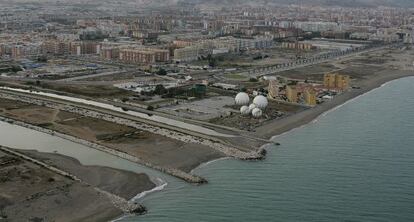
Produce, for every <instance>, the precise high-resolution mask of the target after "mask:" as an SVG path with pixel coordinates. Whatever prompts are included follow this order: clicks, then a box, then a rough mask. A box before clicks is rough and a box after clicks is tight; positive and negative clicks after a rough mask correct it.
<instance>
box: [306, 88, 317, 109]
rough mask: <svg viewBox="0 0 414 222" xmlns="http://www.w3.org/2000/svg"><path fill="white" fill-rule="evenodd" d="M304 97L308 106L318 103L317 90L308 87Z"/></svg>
mask: <svg viewBox="0 0 414 222" xmlns="http://www.w3.org/2000/svg"><path fill="white" fill-rule="evenodd" d="M303 96H304V99H305V103H306V105H308V106H315V105H316V92H315V90H313V89H311V88H308V89H305V91H304V93H303Z"/></svg>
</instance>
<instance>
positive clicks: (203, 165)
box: [190, 157, 233, 174]
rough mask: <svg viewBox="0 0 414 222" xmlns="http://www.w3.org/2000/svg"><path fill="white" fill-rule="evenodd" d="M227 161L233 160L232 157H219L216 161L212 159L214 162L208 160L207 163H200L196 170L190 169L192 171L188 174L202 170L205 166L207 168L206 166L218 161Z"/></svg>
mask: <svg viewBox="0 0 414 222" xmlns="http://www.w3.org/2000/svg"><path fill="white" fill-rule="evenodd" d="M228 159H233V158H232V157H221V158H217V159H214V160H210V161H208V162H205V163H202V164H200V165H198V166H197V167H196V168H194V169H192V170H191V171H190V173H191V174H193V173H194V171H196V170H198V169H201V168H203V167H206V166H208V165H210V164H212V163H215V162H217V161H220V160H228Z"/></svg>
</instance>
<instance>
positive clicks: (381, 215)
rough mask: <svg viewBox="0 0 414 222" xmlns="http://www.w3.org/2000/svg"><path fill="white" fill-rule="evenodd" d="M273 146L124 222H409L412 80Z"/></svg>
mask: <svg viewBox="0 0 414 222" xmlns="http://www.w3.org/2000/svg"><path fill="white" fill-rule="evenodd" d="M274 139H275V140H276V141H278V142H280V143H281V144H282V145H281V146H279V147H273V146H272V147H269V148H268V149H269V152H268V157H267V159H266V160H264V161H257V162H243V161H237V160H221V161H217V162H214V163H212V164H210V165H208V166H204V167H202V168H200V169H198V170H196V171H195V173H197V174H199V175H201V176H203V177H205V178H207V179H208V181H209V184H207V185H202V186H190V187H188V186H184V187H177V188H176V189H169V190H165V191H163V192H159V193H155V194H152V195H150V196H147V197H146V198H144V200H143V203H144V205H146V206H147V207H148V209H149V212H148V214H147V215H144V216H139V217H132V218H128V219H124V221H145V222H147V221H150V222H151V221H154V222H155V221H156V222H162V221H168V222H171V221H414V78H404V79H400V80H396V81H393V82H390V83H388V84H386V85H384V86H383V87H381V88H379V89H376V90H374V91H371V92H370V93H367V94H365V95H363V96H361V97H358V98H357V99H355V100H352V101H350V102H348V103H346V104H345V105H343V106H341V107H339V108H338V109H336V110H334V111H332V112H329V113H327V114H326V115H323V116H321V117H319V118H318V119H317V121H314V122H313V123H311V124H308V125H306V126H305V127H302V128H299V129H296V130H293V131H291V132H289V133H287V134H284V135H282V136H280V137H277V138H274Z"/></svg>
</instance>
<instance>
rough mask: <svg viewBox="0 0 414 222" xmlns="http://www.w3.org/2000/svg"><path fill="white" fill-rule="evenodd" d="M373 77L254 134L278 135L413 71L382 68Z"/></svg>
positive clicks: (262, 127)
mask: <svg viewBox="0 0 414 222" xmlns="http://www.w3.org/2000/svg"><path fill="white" fill-rule="evenodd" d="M376 75H377V76H376V77H374V78H370V79H367V80H361V81H359V82H358V83H357V85H358V86H359V87H360V88H359V89H356V88H354V89H351V90H349V91H347V92H345V93H343V94H340V95H338V96H336V97H335V98H334V99H332V100H331V101H328V102H325V103H323V104H321V105H318V106H316V107H314V108H311V109H308V110H305V111H303V112H300V113H297V114H294V115H291V116H287V117H285V118H283V119H280V120H274V121H271V122H269V123H267V124H265V125H263V126H260V127H258V128H257V129H256V132H255V135H257V136H259V137H264V138H271V137H273V136H277V135H280V134H282V133H285V132H288V131H290V130H292V129H295V128H297V127H300V126H302V125H305V124H307V123H309V122H311V121H312V120H314V119H316V118H317V117H318V116H320V115H321V114H323V113H324V112H327V111H329V110H331V109H333V108H335V107H337V106H339V105H341V104H343V103H345V102H347V101H348V100H351V99H353V98H355V97H357V96H360V95H362V94H364V93H367V92H369V91H371V90H373V89H375V88H378V87H380V86H381V85H383V84H384V83H387V82H389V81H392V80H395V79H399V78H404V77H408V76H413V75H414V72H413V71H398V70H384V71H382V72H380V73H377V74H376Z"/></svg>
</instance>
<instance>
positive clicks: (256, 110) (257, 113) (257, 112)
mask: <svg viewBox="0 0 414 222" xmlns="http://www.w3.org/2000/svg"><path fill="white" fill-rule="evenodd" d="M252 115H253V117H254V118H259V117H261V116H262V115H263V112H262V110H261V109H259V108H254V109H253V111H252Z"/></svg>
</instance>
